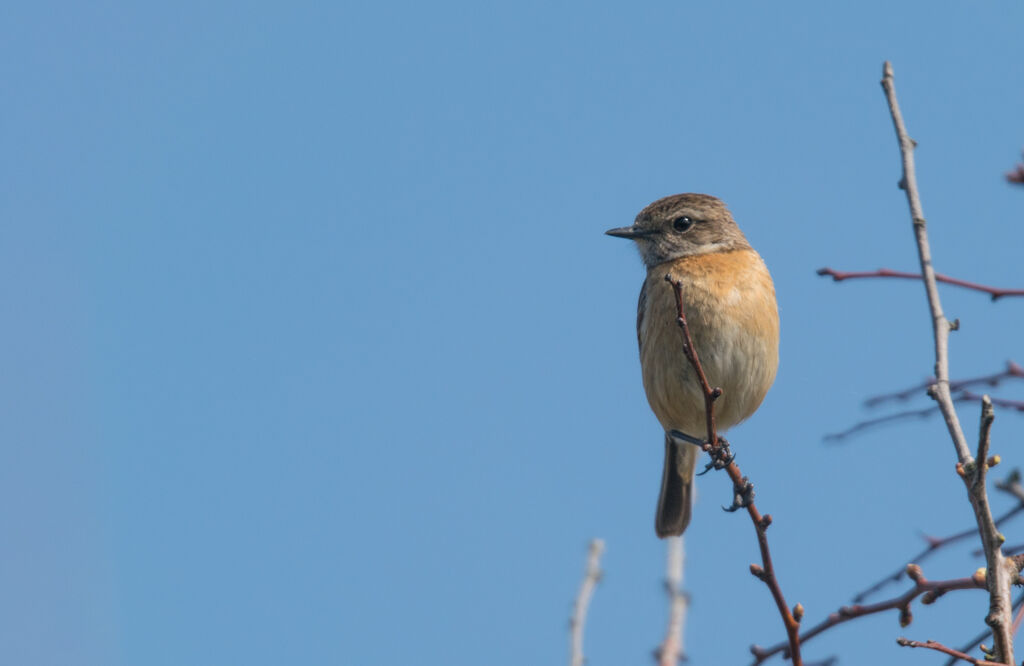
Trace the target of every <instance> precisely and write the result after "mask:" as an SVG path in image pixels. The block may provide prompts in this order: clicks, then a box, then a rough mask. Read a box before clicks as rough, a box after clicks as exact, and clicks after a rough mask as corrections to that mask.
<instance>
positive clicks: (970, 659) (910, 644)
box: [896, 638, 1001, 666]
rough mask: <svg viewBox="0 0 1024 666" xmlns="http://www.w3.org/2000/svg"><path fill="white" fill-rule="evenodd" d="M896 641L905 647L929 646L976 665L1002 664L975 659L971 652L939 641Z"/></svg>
mask: <svg viewBox="0 0 1024 666" xmlns="http://www.w3.org/2000/svg"><path fill="white" fill-rule="evenodd" d="M896 642H897V643H899V644H900V645H902V646H903V647H910V648H928V649H930V650H937V651H939V652H942V653H943V654H948V655H950V656H951V657H956V658H957V659H959V660H961V661H966V662H967V663H968V664H974V665H975V666H1001V662H997V661H985V660H984V659H975V658H974V657H972V656H971V655H969V654H964V653H963V652H960V651H959V650H954V649H953V648H951V647H946V646H945V645H943V644H942V643H939V642H937V641H924V642H923V643H922V642H921V641H912V640H908V639H906V638H897V639H896Z"/></svg>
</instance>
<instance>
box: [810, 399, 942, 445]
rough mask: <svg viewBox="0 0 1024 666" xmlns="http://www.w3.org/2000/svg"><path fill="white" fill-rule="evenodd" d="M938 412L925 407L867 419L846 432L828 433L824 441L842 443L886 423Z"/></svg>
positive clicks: (923, 416) (934, 408) (935, 408)
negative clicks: (851, 436)
mask: <svg viewBox="0 0 1024 666" xmlns="http://www.w3.org/2000/svg"><path fill="white" fill-rule="evenodd" d="M937 411H939V408H938V407H925V408H924V409H913V410H907V411H903V412H897V413H895V414H889V415H887V416H879V417H878V418H874V419H866V420H864V421H858V422H857V423H854V424H853V425H852V426H850V427H849V428H847V429H846V430H841V431H839V432H830V433H827V434H826V435H825V436H824V437H822V439H824V440H825V441H826V442H833V443H835V442H841V441H842V440H844V439H846V438H847V437H849V436H850V435H856V434H857V433H859V432H861V431H864V430H868V429H870V428H874V427H875V426H879V425H883V424H886V423H892V422H893V421H902V420H904V419H909V418H914V417H916V418H919V419H924V418H927V417H929V416H931V415H932V414H934V413H935V412H937Z"/></svg>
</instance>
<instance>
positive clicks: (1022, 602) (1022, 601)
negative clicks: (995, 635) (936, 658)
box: [945, 594, 1024, 666]
mask: <svg viewBox="0 0 1024 666" xmlns="http://www.w3.org/2000/svg"><path fill="white" fill-rule="evenodd" d="M1013 607H1014V608H1019V609H1021V610H1024V594H1021V595H1019V596H1018V597H1017V599H1016V600H1015V601H1014V602H1013ZM1019 617H1020V612H1019V611H1018V613H1017V618H1019ZM1017 618H1014V620H1013V621H1014V624H1015V625H1016V622H1017ZM1014 633H1015V634H1016V627H1015V628H1014ZM991 635H992V632H991V631H983V632H981V633H980V634H978V635H977V636H975V637H974V638H973V639H971V642H970V643H967V644H966V645H962V646H960V652H970V651H971V650H973V649H974V648H976V647H978V646H979V645H981V642H982V641H983V640H985V639H986V638H988V637H989V636H991ZM982 649H984V646H982ZM957 661H959V659H958V658H957V657H952V658H951V659H949V660H948V661H947V662H946V664H945V666H954V664H956V662H957Z"/></svg>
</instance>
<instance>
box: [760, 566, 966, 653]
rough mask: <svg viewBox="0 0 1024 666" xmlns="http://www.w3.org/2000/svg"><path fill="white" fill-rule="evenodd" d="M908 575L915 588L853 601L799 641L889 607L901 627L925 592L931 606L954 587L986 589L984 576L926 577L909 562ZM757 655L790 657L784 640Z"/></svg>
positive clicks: (814, 627)
mask: <svg viewBox="0 0 1024 666" xmlns="http://www.w3.org/2000/svg"><path fill="white" fill-rule="evenodd" d="M905 571H906V573H907V575H908V576H909V577H910V578H911V580H913V581H914V587H912V588H910V589H909V590H907V591H906V592H904V593H903V594H901V595H900V596H898V597H893V598H892V599H888V600H886V601H879V602H877V603H874V604H868V605H865V606H861V605H859V604H854V605H852V606H842V607H840V608H839V610H837V611H836V612H834V613H831V614H830V615H829V616H828V617H826V618H825V619H824V620H822V621H821V622H819V623H818V624H816V625H814V626H813V627H811V628H810V629H808V630H807V631H805V632H804V633H803V634H801V635H800V643H801V644H803V643H806V642H807V641H809V640H811V639H812V638H814V637H815V636H817V635H818V634H820V633H823V632H824V631H826V630H828V629H831V628H832V627H834V626H836V625H840V624H843V623H844V622H849V621H850V620H853V619H855V618H858V617H864V616H865V615H874V614H875V613H882V612H884V611H888V610H899V612H900V626H902V627H906V626H908V625H909V624H910V623H911V622H912V621H913V619H914V615H913V613H912V612H911V610H910V604H911V602H912V601H914V599H916V598H917V597H919V596H921V595H922V594H923V595H925V596H924V598H923V599H921V603H922V604H925V605H929V604H932V603H935V601H936V600H938V598H939V597H941V596H942V595H944V594H946V593H947V592H951V591H953V590H969V589H974V588H978V589H984V588H985V579H984V577H983V576H981V575H978V574H975V575H974V576H971V577H969V578H954V579H953V580H936V581H931V580H927V579H925V577H924V574H922V573H921V567H919V566H917V565H916V564H908V565H907V567H906V569H905ZM750 651H751V652H752V653H753V655H754V664H755V665H756V664H760V663H761V662H763V661H765V660H766V659H768V658H769V657H771V656H773V655H776V654H778V653H780V652H781V653H782V654H783V656H784V657H785V656H788V651H787V649H786V644H785V643H778V644H777V645H773V646H772V647H770V648H760V647H757V646H754V647H753V648H751V650H750Z"/></svg>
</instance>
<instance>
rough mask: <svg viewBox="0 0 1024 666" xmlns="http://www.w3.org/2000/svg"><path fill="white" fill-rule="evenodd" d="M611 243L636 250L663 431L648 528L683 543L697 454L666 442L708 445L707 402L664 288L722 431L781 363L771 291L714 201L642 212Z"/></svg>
mask: <svg viewBox="0 0 1024 666" xmlns="http://www.w3.org/2000/svg"><path fill="white" fill-rule="evenodd" d="M605 233H607V234H608V235H609V236H615V237H617V238H629V239H631V240H633V241H635V242H636V244H637V248H638V249H639V250H640V256H641V257H642V258H643V261H644V264H645V265H646V267H647V278H646V279H645V280H644V284H643V287H642V288H641V289H640V302H639V304H638V306H637V316H636V332H637V339H638V341H639V343H640V366H641V368H642V370H643V382H644V390H645V391H646V392H647V401H648V403H650V405H651V409H652V410H653V411H654V415H655V416H657V417H658V421H660V422H661V426H662V428H663V429H664V430H665V468H664V471H663V472H662V479H661V494H660V496H659V498H658V509H657V513H656V515H655V521H654V529H655V532H657V534H658V536H659V537H667V536H673V535H679V534H682V533H683V531H684V530H685V529H686V526H687V525H688V524H689V522H690V513H691V509H692V504H693V478H694V470H695V467H696V461H697V454H698V452H699V447H697V446H695V445H693V444H688V443H685V442H681V441H678V440H675V439H673V438H672V437H670V436H669V434H668V433H669V432H670V431H672V430H679V431H681V432H683V433H686V434H688V435H690V436H693V437H696V438H697V439H705V438H706V437H707V428H706V411H705V405H704V394H703V391H702V389H701V385H700V383H699V381H698V379H697V376H696V373H695V372H694V370H693V367H692V366H691V365H690V363H689V361H688V360H687V358H686V356H685V354H684V353H683V344H684V341H683V340H684V338H683V333H682V331H681V329H680V327H679V326H678V325H677V321H676V319H677V316H678V311H677V304H676V299H675V293H674V292H673V287H672V285H671V284H669V283H668V282H666V279H665V278H666V275H668V276H670V279H671V280H673V281H677V282H679V283H681V293H682V298H683V305H684V312H685V314H686V320H687V323H688V325H689V329H690V335H691V337H692V339H693V346H694V348H695V349H696V352H697V354H698V356H699V357H700V361H701V365H702V367H703V369H704V373H705V374H706V375H707V379H708V383H709V384H710V385H711V386H713V387H718V388H720V389H721V390H722V395H721V397H719V398H718V399H717V400H716V401H715V403H714V407H715V420H716V422H717V425H718V429H719V430H720V431H722V430H725V429H727V428H729V427H731V426H734V425H736V424H737V423H739V422H740V421H743V420H744V419H746V418H747V417H748V416H750V415H751V414H753V413H754V411H755V410H756V409H757V408H758V406H760V404H761V401H762V400H763V399H764V396H765V394H766V393H767V392H768V389H769V387H771V385H772V382H773V381H775V371H776V369H777V367H778V364H779V315H778V309H777V307H776V304H775V287H774V285H773V284H772V278H771V276H770V275H769V274H768V269H767V268H766V267H765V265H764V261H763V260H762V259H761V256H760V255H759V254H758V253H757V252H755V251H754V249H753V248H752V247H751V246H750V243H748V242H747V239H746V237H744V235H743V232H742V231H740V228H739V227H738V226H737V225H736V221H735V220H733V218H732V214H731V213H730V212H729V209H728V208H726V207H725V204H724V203H722V201H721V200H719V199H717V198H715V197H713V196H709V195H707V194H676V195H673V196H670V197H665V198H664V199H659V200H657V201H655V202H654V203H652V204H651V205H649V206H647V207H646V208H644V209H643V210H642V211H640V214H639V215H637V216H636V220H635V221H634V223H633V226H630V227H621V228H618V229H609V230H608V231H607V232H605Z"/></svg>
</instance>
